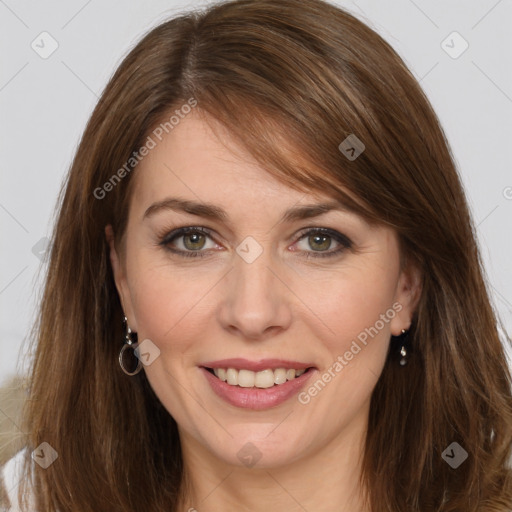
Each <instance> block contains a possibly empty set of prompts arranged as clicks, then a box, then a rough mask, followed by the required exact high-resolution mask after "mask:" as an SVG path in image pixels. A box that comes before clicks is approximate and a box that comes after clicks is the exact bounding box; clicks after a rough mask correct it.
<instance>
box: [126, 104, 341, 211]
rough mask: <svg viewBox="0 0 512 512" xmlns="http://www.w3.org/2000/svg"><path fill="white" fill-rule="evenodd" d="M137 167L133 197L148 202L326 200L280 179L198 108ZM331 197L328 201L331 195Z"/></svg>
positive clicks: (228, 203)
mask: <svg viewBox="0 0 512 512" xmlns="http://www.w3.org/2000/svg"><path fill="white" fill-rule="evenodd" d="M155 142H156V145H155V147H154V148H153V149H151V150H150V152H149V154H148V155H147V156H145V157H144V159H143V160H142V161H141V162H140V163H139V164H138V166H137V167H136V168H135V170H134V171H135V172H134V176H133V178H132V179H134V180H135V183H134V187H133V197H132V201H133V203H134V204H140V205H148V203H150V202H154V201H159V200H162V199H164V197H166V196H168V195H171V194H172V195H173V196H176V195H177V196H180V197H184V198H189V199H191V200H195V201H198V202H201V201H204V202H216V203H222V204H224V205H225V208H229V206H233V207H234V206H235V205H236V203H237V202H240V201H244V202H248V201H251V202H254V203H258V204H261V205H262V206H263V205H265V208H269V207H271V208H275V207H279V206H280V205H287V204H293V203H296V202H298V201H301V202H304V201H305V200H306V202H311V201H313V200H315V202H316V201H318V200H321V199H324V200H325V199H329V196H327V195H325V194H322V193H320V192H318V191H314V190H311V191H307V192H304V191H301V190H297V189H295V188H292V187H290V186H289V185H287V184H285V183H282V182H280V181H279V180H278V179H277V178H276V177H274V176H273V175H272V174H270V173H269V172H267V171H266V170H265V169H264V168H263V167H262V166H261V165H260V164H259V163H258V162H257V161H256V160H255V158H254V157H253V156H252V155H251V154H250V153H249V152H248V151H247V150H245V149H244V148H242V147H241V146H240V145H239V144H238V143H237V142H236V140H235V139H234V138H233V137H232V136H231V135H230V133H229V132H228V131H227V130H226V129H225V128H224V127H223V126H222V125H220V123H217V122H216V121H215V120H213V119H212V118H207V117H206V115H204V114H199V113H197V112H196V111H194V112H192V113H190V114H189V115H187V116H186V117H185V118H183V119H182V120H181V121H180V123H179V124H178V125H176V126H175V127H174V128H173V129H172V130H170V131H169V133H165V132H164V134H163V136H162V137H161V140H157V139H155ZM331 201H332V199H331Z"/></svg>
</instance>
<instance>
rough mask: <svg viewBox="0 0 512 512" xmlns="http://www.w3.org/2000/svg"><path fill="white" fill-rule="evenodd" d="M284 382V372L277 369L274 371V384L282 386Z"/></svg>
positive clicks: (281, 369) (282, 369)
mask: <svg viewBox="0 0 512 512" xmlns="http://www.w3.org/2000/svg"><path fill="white" fill-rule="evenodd" d="M285 382H286V370H285V369H284V368H277V369H276V370H274V384H284V383H285Z"/></svg>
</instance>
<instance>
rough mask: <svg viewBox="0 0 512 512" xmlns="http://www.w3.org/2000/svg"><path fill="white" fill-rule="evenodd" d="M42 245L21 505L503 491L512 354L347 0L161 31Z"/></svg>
mask: <svg viewBox="0 0 512 512" xmlns="http://www.w3.org/2000/svg"><path fill="white" fill-rule="evenodd" d="M50 258H51V259H50V266H49V273H48V279H47V284H46V289H45V295H44V299H43V302H42V308H41V315H40V321H39V324H38V326H37V333H38V339H37V350H36V357H35V362H34V366H33V371H32V374H31V380H30V383H31V386H30V393H31V396H32V398H33V400H30V401H28V402H27V407H26V411H25V413H26V414H25V422H26V423H25V424H26V426H25V429H26V431H28V432H29V436H28V440H27V449H26V450H25V451H24V452H20V453H19V454H18V456H17V457H18V459H16V461H15V462H16V463H22V462H23V461H25V464H24V470H25V473H24V475H25V476H24V478H23V482H22V485H20V487H19V489H16V494H18V492H17V491H18V490H19V495H20V496H19V497H20V498H21V495H23V494H24V492H25V490H26V489H28V490H29V492H30V494H29V497H30V498H33V499H34V505H33V507H34V508H33V509H35V510H44V511H56V510H58V511H60V512H64V511H67V510H73V511H82V510H83V511H86V510H95V511H100V510H101V511H107V510H108V511H143V510H148V511H159V510H162V511H163V510H176V511H178V510H180V511H181V510H188V511H193V510H197V511H202V510H205V511H206V510H221V509H224V510H251V511H262V510H278V509H286V510H293V511H295V510H297V511H299V510H315V511H331V510H337V511H349V510H350V511H358V512H361V511H372V512H381V511H390V510H391V511H404V512H405V511H407V512H410V511H418V512H419V511H421V512H424V511H434V510H435V511H443V512H444V511H446V512H447V511H464V512H468V511H479V512H482V511H503V512H505V511H510V510H511V509H512V474H511V468H510V461H509V459H510V454H511V448H512V427H511V425H512V395H511V375H510V372H509V369H508V368H507V364H506V359H505V355H504V350H503V346H502V344H501V342H500V338H499V336H498V330H497V322H498V321H497V319H496V318H495V315H494V313H493V310H492V308H491V306H490V303H489V296H488V291H487V288H486V284H485V282H484V279H483V275H482V274H483V272H482V268H481V263H480V259H479V253H478V250H477V246H476V242H475V237H474V232H473V224H472V221H471V219H470V216H469V213H468V207H467V203H466V199H465V196H464V192H463V190H462V186H461V183H460V180H459V177H458V175H457V172H456V169H455V166H454V163H453V160H452V158H451V155H450V151H449V147H448V144H447V142H446V139H445V137H444V134H443V131H442V129H441V128H440V126H439V123H438V120H437V118H436V116H435V114H434V112H433V110H432V108H431V106H430V105H429V102H428V101H427V99H426V97H425V96H424V94H423V92H422V91H421V89H420V87H419V85H418V84H417V82H416V81H415V79H414V78H413V76H412V75H411V73H410V72H409V71H408V70H407V68H406V67H405V65H404V63H403V62H402V60H401V59H400V58H399V57H398V55H397V54H396V53H395V52H394V51H393V50H392V48H391V47H390V46H389V45H388V44H387V43H386V42H385V41H383V40H382V38H381V37H379V36H378V35H377V34H376V33H375V32H373V31H372V30H370V29H369V28H368V27H366V26H365V25H364V24H362V23H361V22H360V21H358V20H357V19H355V18H354V17H352V16H351V15H349V14H347V13H346V12H344V11H343V10H341V9H339V8H337V7H334V6H332V5H330V4H328V3H324V2H322V1H319V0H307V1H305V2H304V1H301V2H298V1H295V0H284V1H280V2H273V1H270V0H254V1H251V0H241V1H234V2H227V3H223V4H217V5H213V6H211V7H209V8H208V9H206V10H204V11H203V12H198V13H190V14H187V15H183V16H181V17H178V18H175V19H172V20H170V21H168V22H165V23H163V24H161V25H160V26H159V27H157V28H155V29H154V30H152V31H151V32H150V33H149V34H148V35H147V36H146V37H145V38H144V39H143V40H142V41H141V42H140V43H139V44H138V45H137V46H136V47H135V48H134V49H133V50H132V51H131V52H130V54H129V55H128V56H127V57H126V59H125V60H124V61H123V63H122V64H121V66H120V67H119V69H118V70H117V72H116V73H115V75H114V76H113V78H112V79H111V81H110V83H109V84H108V86H107V88H106V90H105V92H104V93H103V95H102V97H101V99H100V101H99V103H98V106H97V107H96V109H95V111H94V113H93V115H92V117H91V119H90V121H89V124H88V126H87V128H86V131H85V134H84V136H83V139H82V141H81V144H80V147H79V148H78V151H77V154H76V157H75V160H74V162H73V165H72V168H71V171H70V174H69V179H68V181H67V183H66V186H65V190H64V194H63V199H62V205H61V208H60V213H59V217H58V221H57V224H56V227H55V234H54V239H53V247H52V251H51V256H50ZM507 341H510V340H509V339H508V338H507ZM11 462H12V461H11ZM34 462H36V463H37V464H35V463H34ZM13 468H14V465H13V464H11V465H10V466H9V469H8V472H11V473H12V472H13ZM31 471H32V472H33V473H32V478H31V479H30V478H29V474H30V472H31ZM11 473H9V474H11ZM11 494H14V493H11ZM27 510H30V508H27Z"/></svg>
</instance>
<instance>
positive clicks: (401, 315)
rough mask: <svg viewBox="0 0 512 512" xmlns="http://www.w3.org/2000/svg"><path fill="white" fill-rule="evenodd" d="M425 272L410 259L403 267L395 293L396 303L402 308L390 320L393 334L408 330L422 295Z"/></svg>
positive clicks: (397, 334)
mask: <svg viewBox="0 0 512 512" xmlns="http://www.w3.org/2000/svg"><path fill="white" fill-rule="evenodd" d="M422 284H423V273H422V271H421V268H420V267H419V265H418V264H416V263H415V262H413V261H411V260H409V261H408V262H407V263H406V265H404V267H403V268H402V270H401V272H400V276H399V278H398V283H397V287H396V293H395V303H398V304H400V306H401V309H399V310H398V308H397V314H396V315H395V317H394V318H393V319H392V320H391V322H390V327H391V334H392V335H393V336H399V335H400V334H401V332H402V329H405V330H408V329H409V327H410V326H411V321H412V317H413V315H414V311H415V310H416V306H417V305H418V302H419V300H420V297H421V291H422V288H423V286H422Z"/></svg>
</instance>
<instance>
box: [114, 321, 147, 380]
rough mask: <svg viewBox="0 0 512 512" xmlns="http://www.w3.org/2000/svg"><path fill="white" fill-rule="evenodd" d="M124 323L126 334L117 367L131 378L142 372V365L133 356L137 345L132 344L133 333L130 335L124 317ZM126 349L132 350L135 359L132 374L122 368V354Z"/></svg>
mask: <svg viewBox="0 0 512 512" xmlns="http://www.w3.org/2000/svg"><path fill="white" fill-rule="evenodd" d="M124 323H125V325H126V332H125V335H124V345H123V347H122V348H121V351H120V352H119V365H120V366H121V370H123V372H124V373H126V375H130V376H132V375H137V373H139V372H140V371H141V370H142V366H143V364H142V362H141V360H140V359H139V358H138V357H137V355H136V354H135V349H136V348H137V346H138V343H134V342H133V339H132V334H133V333H132V330H131V329H130V327H128V319H127V318H126V317H124ZM127 349H131V350H133V353H134V355H135V357H136V358H137V367H136V368H135V370H134V371H133V372H130V371H128V370H127V369H126V368H125V366H124V353H125V351H126V350H127Z"/></svg>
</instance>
